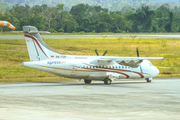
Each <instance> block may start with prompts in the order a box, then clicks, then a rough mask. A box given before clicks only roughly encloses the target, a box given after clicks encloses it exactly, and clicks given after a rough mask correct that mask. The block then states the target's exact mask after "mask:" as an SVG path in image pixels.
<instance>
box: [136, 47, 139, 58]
mask: <svg viewBox="0 0 180 120" xmlns="http://www.w3.org/2000/svg"><path fill="white" fill-rule="evenodd" d="M136 52H137V57H139V50H138V48H136Z"/></svg>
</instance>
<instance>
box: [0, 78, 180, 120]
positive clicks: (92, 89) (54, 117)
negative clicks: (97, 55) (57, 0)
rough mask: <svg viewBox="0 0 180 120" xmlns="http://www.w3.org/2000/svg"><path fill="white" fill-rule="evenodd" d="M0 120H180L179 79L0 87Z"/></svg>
mask: <svg viewBox="0 0 180 120" xmlns="http://www.w3.org/2000/svg"><path fill="white" fill-rule="evenodd" d="M0 120H180V79H179V78H175V79H171V78H168V79H166V78H163V79H154V80H153V81H152V83H147V82H146V81H145V80H133V81H117V82H115V83H112V84H111V85H104V83H103V82H94V81H93V82H92V84H90V85H85V84H84V83H83V81H69V82H65V81H59V82H34V83H1V84H0Z"/></svg>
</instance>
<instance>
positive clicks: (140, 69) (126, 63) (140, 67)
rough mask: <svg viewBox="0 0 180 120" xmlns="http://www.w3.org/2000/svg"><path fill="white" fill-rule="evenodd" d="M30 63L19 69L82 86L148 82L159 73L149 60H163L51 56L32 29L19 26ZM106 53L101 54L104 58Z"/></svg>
mask: <svg viewBox="0 0 180 120" xmlns="http://www.w3.org/2000/svg"><path fill="white" fill-rule="evenodd" d="M23 32H24V36H25V40H26V44H27V49H28V53H29V57H30V62H22V65H23V66H26V67H30V68H33V69H36V70H40V71H44V72H47V73H51V74H54V75H58V76H62V77H67V78H73V79H84V82H85V84H90V83H91V82H92V81H102V82H103V81H104V84H106V85H110V84H111V83H112V82H114V81H116V80H121V79H145V80H146V81H147V82H151V81H152V79H153V77H155V76H157V75H158V74H159V70H158V69H157V68H156V67H155V66H153V64H152V63H151V62H150V61H149V60H154V59H163V57H139V51H138V49H137V57H116V56H99V54H98V53H97V51H96V53H97V56H82V55H62V54H58V53H56V52H54V51H53V50H52V49H51V48H50V47H49V46H48V45H47V44H46V43H45V42H44V41H43V40H42V38H41V35H40V34H39V31H38V29H37V28H36V27H34V26H23ZM106 53H107V51H106V52H105V53H104V55H105V54H106Z"/></svg>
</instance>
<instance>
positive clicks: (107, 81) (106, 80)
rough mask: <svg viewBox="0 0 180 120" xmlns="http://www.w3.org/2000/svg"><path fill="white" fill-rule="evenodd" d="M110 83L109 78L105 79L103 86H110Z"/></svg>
mask: <svg viewBox="0 0 180 120" xmlns="http://www.w3.org/2000/svg"><path fill="white" fill-rule="evenodd" d="M111 82H112V80H111V79H109V78H106V79H105V80H104V84H105V85H110V84H111Z"/></svg>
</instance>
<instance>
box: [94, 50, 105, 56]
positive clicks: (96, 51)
mask: <svg viewBox="0 0 180 120" xmlns="http://www.w3.org/2000/svg"><path fill="white" fill-rule="evenodd" d="M107 52H108V51H107V50H106V51H105V52H104V54H103V55H102V56H105V55H106V53H107ZM95 53H96V55H97V56H99V53H98V51H97V49H95Z"/></svg>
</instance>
